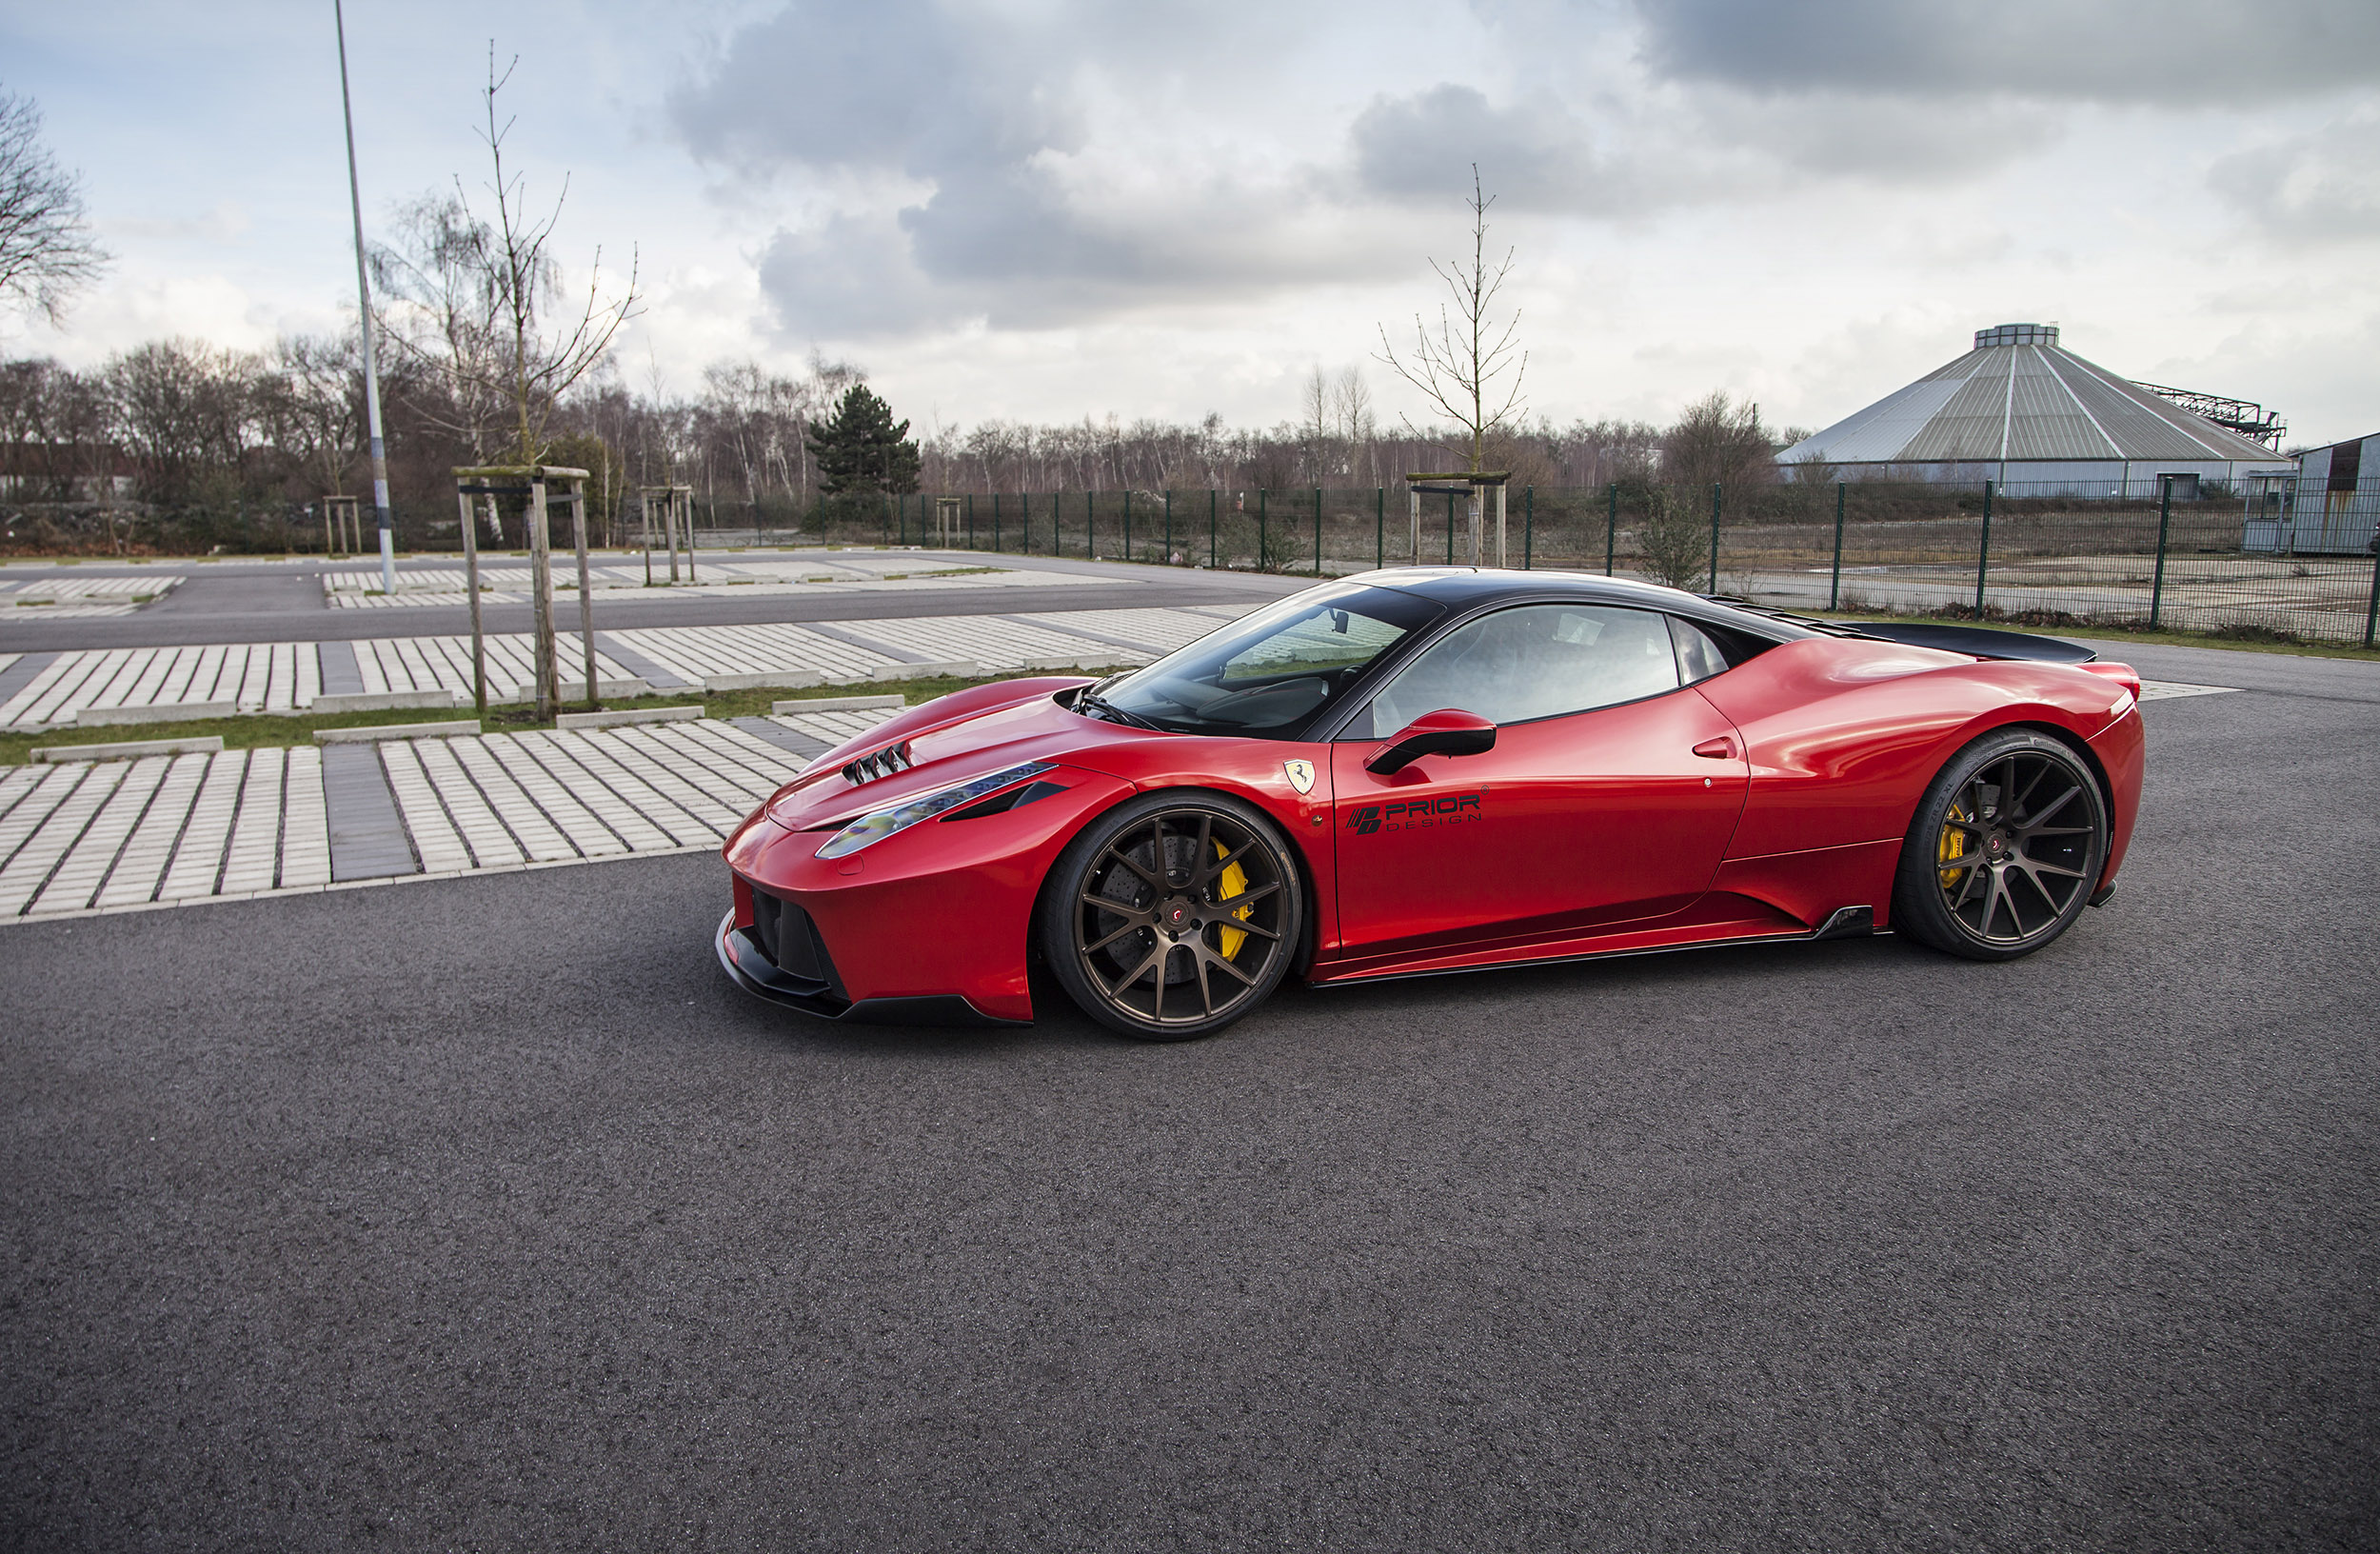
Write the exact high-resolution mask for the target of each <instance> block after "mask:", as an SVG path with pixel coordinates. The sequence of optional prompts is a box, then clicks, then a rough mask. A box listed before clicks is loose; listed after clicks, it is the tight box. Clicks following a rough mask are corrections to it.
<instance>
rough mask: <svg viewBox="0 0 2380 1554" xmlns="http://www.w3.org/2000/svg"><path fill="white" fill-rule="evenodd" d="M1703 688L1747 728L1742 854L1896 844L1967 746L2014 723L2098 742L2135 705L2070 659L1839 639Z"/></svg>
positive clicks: (1734, 848)
mask: <svg viewBox="0 0 2380 1554" xmlns="http://www.w3.org/2000/svg"><path fill="white" fill-rule="evenodd" d="M1698 688H1699V689H1700V690H1701V691H1702V693H1703V694H1704V695H1705V696H1707V697H1709V698H1710V699H1711V702H1712V703H1713V705H1714V706H1716V707H1718V708H1719V710H1720V711H1721V712H1723V713H1725V714H1726V715H1727V716H1728V718H1729V719H1730V720H1731V721H1732V722H1734V723H1735V726H1736V728H1737V729H1738V730H1739V731H1740V732H1741V733H1742V735H1743V738H1744V747H1745V758H1746V760H1747V762H1748V763H1749V765H1750V767H1751V789H1750V791H1749V793H1748V794H1747V795H1746V798H1745V804H1744V814H1743V819H1742V821H1741V823H1739V824H1738V825H1737V827H1736V828H1735V840H1734V841H1733V842H1732V843H1731V844H1730V846H1729V848H1728V856H1729V857H1730V858H1731V859H1739V858H1759V857H1767V856H1771V855H1774V854H1778V853H1790V852H1802V851H1809V850H1813V849H1816V848H1823V847H1856V846H1859V845H1862V844H1867V843H1876V842H1893V843H1898V842H1899V841H1900V839H1901V838H1902V837H1903V836H1904V835H1906V834H1907V832H1908V829H1909V824H1910V819H1911V817H1912V816H1913V815H1914V813H1915V812H1916V806H1917V801H1918V799H1919V798H1920V797H1921V796H1922V795H1923V794H1924V792H1925V789H1926V787H1927V785H1928V784H1930V783H1931V782H1933V780H1934V774H1935V773H1937V772H1938V771H1940V770H1941V768H1942V765H1943V763H1944V762H1946V761H1948V760H1949V759H1950V758H1951V756H1952V755H1953V754H1954V752H1955V751H1957V750H1958V749H1959V748H1960V747H1962V746H1964V745H1966V744H1968V743H1969V742H1971V741H1973V740H1974V739H1977V738H1979V737H1981V736H1982V735H1984V734H1986V733H1989V732H1990V731H1991V730H1992V729H1993V728H1997V727H2007V726H2009V725H2013V724H2038V725H2043V726H2046V727H2052V728H2056V729H2061V730H2063V731H2065V732H2066V733H2067V734H2069V735H2070V736H2072V737H2073V739H2074V740H2076V741H2078V742H2088V741H2089V740H2091V739H2092V737H2093V736H2095V735H2097V734H2099V733H2100V732H2101V731H2102V730H2103V729H2105V728H2107V727H2109V726H2110V725H2111V724H2112V723H2113V722H2115V721H2117V719H2118V718H2120V717H2121V716H2122V715H2123V714H2124V712H2125V710H2126V709H2127V708H2128V707H2129V705H2130V702H2131V694H2130V692H2129V691H2128V690H2126V689H2125V688H2124V687H2121V686H2119V685H2117V684H2116V683H2115V682H2114V681H2113V680H2111V679H2108V678H2106V677H2104V676H2099V675H2092V674H2089V673H2086V672H2084V671H2082V670H2079V669H2073V668H2068V667H2062V666H2059V665H2053V664H2035V663H2018V662H2002V661H1993V662H1978V661H1976V660H1974V659H1972V658H1968V657H1965V656H1963V655H1961V654H1956V653H1945V652H1937V651H1934V650H1931V649H1927V648H1910V647H1903V646H1900V645H1898V644H1891V643H1877V642H1862V641H1857V640H1846V639H1841V638H1818V639H1812V640H1806V641H1802V642H1795V643H1789V644H1786V645H1784V646H1782V647H1779V648H1773V649H1771V650H1770V651H1768V652H1766V653H1763V654H1761V655H1760V656H1759V657H1758V658H1755V659H1754V660H1753V661H1752V662H1750V663H1749V664H1745V665H1742V666H1740V667H1736V668H1735V669H1732V670H1730V671H1728V672H1727V673H1726V674H1723V675H1720V676H1718V677H1717V678H1716V679H1714V680H1709V681H1705V682H1704V683H1703V684H1702V685H1701V686H1700V687H1698Z"/></svg>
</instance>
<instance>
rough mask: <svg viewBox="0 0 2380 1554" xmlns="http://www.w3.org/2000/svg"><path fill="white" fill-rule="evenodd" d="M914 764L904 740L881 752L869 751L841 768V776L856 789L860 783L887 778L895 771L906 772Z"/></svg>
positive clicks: (886, 747)
mask: <svg viewBox="0 0 2380 1554" xmlns="http://www.w3.org/2000/svg"><path fill="white" fill-rule="evenodd" d="M916 764H917V763H916V762H914V761H912V760H910V759H909V745H908V742H907V741H906V740H903V741H902V743H900V744H898V745H887V746H885V747H883V749H881V750H873V751H870V752H869V753H868V754H866V755H863V756H862V757H860V758H859V759H858V760H857V761H853V762H850V763H848V764H847V765H845V766H844V767H843V776H844V777H846V778H848V779H849V780H850V783H851V786H852V787H859V786H860V785H861V784H862V783H872V782H874V781H876V779H877V778H879V777H889V776H891V775H892V774H893V773H894V772H896V771H906V770H908V769H909V768H910V767H913V766H915V765H916Z"/></svg>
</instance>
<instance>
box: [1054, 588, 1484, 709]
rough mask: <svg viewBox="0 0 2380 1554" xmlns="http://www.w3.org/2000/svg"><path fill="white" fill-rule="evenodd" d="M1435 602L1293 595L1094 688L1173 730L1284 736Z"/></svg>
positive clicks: (1348, 592) (1433, 613)
mask: <svg viewBox="0 0 2380 1554" xmlns="http://www.w3.org/2000/svg"><path fill="white" fill-rule="evenodd" d="M1439 609H1440V607H1439V606H1438V605H1434V604H1432V603H1431V602H1430V601H1428V600H1426V599H1420V598H1417V597H1415V596H1414V595H1412V594H1409V593H1399V592H1397V591H1395V590H1394V589H1390V588H1361V587H1358V586H1354V585H1349V584H1331V585H1326V586H1325V587H1322V588H1308V589H1307V590H1306V591H1305V592H1303V593H1299V594H1293V595H1292V596H1290V597H1289V598H1287V599H1284V600H1282V601H1281V602H1280V603H1279V604H1277V605H1268V606H1267V607H1265V608H1262V609H1259V610H1258V611H1257V612H1256V613H1255V614H1253V615H1250V616H1248V617H1246V618H1245V619H1243V620H1240V621H1235V622H1234V623H1232V624H1231V625H1229V626H1227V627H1224V628H1222V629H1221V630H1220V631H1217V632H1214V633H1213V634H1211V635H1209V636H1205V637H1201V638H1200V639H1199V640H1198V641H1197V642H1194V643H1192V644H1191V645H1190V646H1189V647H1187V648H1181V649H1180V651H1178V652H1175V653H1173V654H1170V655H1169V656H1167V657H1164V658H1160V659H1159V660H1158V661H1157V662H1156V663H1154V664H1152V665H1150V666H1149V667H1147V668H1145V669H1141V670H1139V671H1138V672H1136V673H1134V674H1132V675H1130V676H1127V677H1126V678H1124V679H1122V680H1119V681H1118V682H1116V683H1115V684H1114V685H1112V686H1108V687H1104V688H1103V689H1101V692H1100V697H1101V700H1102V701H1104V702H1106V703H1107V704H1108V705H1110V706H1112V707H1115V708H1117V709H1118V710H1119V711H1121V712H1123V713H1126V714H1128V715H1130V716H1131V717H1133V718H1135V719H1138V720H1140V721H1142V722H1145V723H1148V724H1152V725H1154V726H1155V727H1159V728H1162V729H1166V730H1168V731H1170V732H1174V733H1197V734H1238V735H1241V736H1244V737H1246V738H1251V739H1293V738H1295V737H1297V735H1298V734H1299V731H1300V730H1302V729H1303V728H1304V727H1306V726H1307V725H1308V724H1310V723H1312V722H1313V721H1314V720H1315V718H1316V716H1317V715H1318V714H1319V713H1320V712H1322V711H1323V710H1325V709H1326V708H1328V707H1331V706H1332V705H1333V704H1334V703H1335V702H1337V701H1338V699H1339V697H1340V696H1341V695H1343V694H1344V693H1345V691H1346V689H1347V687H1349V686H1352V685H1353V684H1355V683H1356V681H1358V680H1359V679H1361V678H1362V676H1363V672H1364V670H1366V669H1368V668H1370V667H1372V665H1373V664H1374V663H1375V662H1376V661H1377V660H1378V658H1379V656H1380V655H1381V654H1382V653H1385V652H1386V651H1388V650H1389V649H1390V648H1393V647H1395V646H1396V645H1397V644H1398V643H1399V642H1401V641H1403V640H1404V639H1405V638H1406V637H1408V636H1410V635H1412V634H1413V633H1414V632H1415V631H1417V630H1418V629H1420V628H1422V627H1424V626H1427V625H1428V624H1429V623H1430V622H1431V621H1432V620H1434V619H1436V618H1437V616H1438V613H1439Z"/></svg>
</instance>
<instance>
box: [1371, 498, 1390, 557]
mask: <svg viewBox="0 0 2380 1554" xmlns="http://www.w3.org/2000/svg"><path fill="white" fill-rule="evenodd" d="M1387 565H1388V488H1387V487H1385V486H1375V487H1373V488H1372V569H1373V570H1374V571H1376V572H1377V571H1378V570H1379V569H1380V568H1383V567H1385V566H1387Z"/></svg>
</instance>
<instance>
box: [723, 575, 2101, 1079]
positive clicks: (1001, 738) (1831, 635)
mask: <svg viewBox="0 0 2380 1554" xmlns="http://www.w3.org/2000/svg"><path fill="white" fill-rule="evenodd" d="M1887 633H1890V635H1889V636H1888V635H1887ZM1929 633H1931V638H1929ZM1895 638H1897V639H1900V640H1894V639H1895ZM1926 640H1932V641H1934V642H1935V643H1936V644H1937V645H1934V646H1926V645H1922V644H1923V642H1924V641H1926ZM1954 649H1956V650H1954ZM2090 659H2091V655H2090V653H2089V652H2088V651H2086V650H2084V649H2081V648H2074V647H2073V645H2071V644H2065V643H2057V642H2051V641H2046V640H2045V639H2041V638H2033V637H2025V636H2019V635H2015V634H2013V633H2007V632H1993V631H1979V630H1963V629H1960V628H1915V627H1899V628H1895V627H1893V626H1891V625H1877V626H1871V627H1864V628H1849V627H1844V626H1841V625H1837V624H1834V623H1827V622H1819V621H1811V620H1802V619H1797V618H1795V617H1791V616H1785V615H1780V614H1776V613H1772V612H1767V611H1763V610H1758V609H1755V608H1747V607H1741V606H1737V605H1733V604H1730V603H1728V602H1725V601H1718V600H1710V599H1704V598H1699V597H1697V596H1696V595H1693V594H1688V593H1680V592H1678V591H1676V590H1675V589H1670V588H1656V587H1653V586H1650V585H1646V584H1638V583H1631V582H1627V581H1624V580H1615V579H1611V578H1603V577H1591V576H1581V575H1573V574H1563V573H1547V572H1513V571H1482V570H1473V569H1454V568H1409V569H1406V568H1400V569H1393V570H1388V571H1379V572H1371V573H1366V574H1364V575H1362V576H1359V577H1353V578H1348V579H1346V580H1343V581H1339V582H1333V583H1325V584H1322V585H1319V586H1318V587H1316V588H1308V589H1306V590H1305V591H1304V592H1302V593H1299V594H1296V595H1294V596H1292V597H1290V598H1287V599H1283V600H1281V601H1280V602H1279V603H1278V604H1275V605H1272V606H1270V607H1268V608H1263V609H1260V610H1258V611H1257V612H1256V613H1255V614H1252V615H1249V616H1247V617H1246V618H1245V619H1242V620H1240V621H1237V622H1235V623H1233V624H1232V625H1230V626H1226V627H1224V628H1221V629H1220V630H1217V631H1215V632H1214V633H1212V634H1211V635H1209V636H1206V637H1204V638H1201V639H1200V641H1198V642H1195V643H1192V644H1191V645H1190V646H1189V647H1187V648H1182V649H1181V650H1180V651H1179V652H1176V653H1174V654H1172V655H1170V656H1168V657H1166V658H1163V659H1160V660H1159V661H1158V662H1156V663H1154V664H1152V665H1150V666H1148V667H1146V668H1142V669H1138V670H1135V671H1133V672H1131V673H1129V674H1124V675H1120V676H1111V677H1110V678H1108V679H1105V680H1101V681H1100V682H1098V683H1097V684H1090V683H1087V682H1085V681H1083V680H1081V679H1079V678H1075V679H1040V680H1011V681H1007V682H1004V683H1002V684H997V685H986V686H980V687H974V688H971V689H968V690H963V691H960V692H958V693H956V694H954V695H950V696H944V697H942V699H940V700H939V701H934V702H929V703H927V704H925V705H924V706H922V707H911V708H909V709H908V710H907V711H905V712H903V713H902V714H901V715H900V716H898V717H896V718H894V719H892V720H891V721H890V722H888V723H885V724H883V725H881V726H880V727H876V728H874V729H872V730H870V731H869V732H868V733H867V734H865V735H863V736H862V737H861V738H859V739H856V740H853V741H851V742H850V743H849V744H847V745H845V746H844V747H842V748H840V749H838V750H836V751H834V752H833V753H832V754H830V755H828V756H826V757H823V758H821V759H820V760H819V761H818V762H817V763H816V764H815V765H813V766H812V767H809V768H808V769H807V770H806V771H804V772H803V775H802V776H801V777H800V778H798V779H797V780H795V781H794V782H792V783H789V784H787V785H786V786H785V787H783V789H781V790H780V791H779V792H778V793H777V794H776V795H775V796H774V797H772V798H771V799H770V800H769V801H768V803H767V804H765V805H764V806H763V807H761V808H760V809H759V810H758V811H757V812H755V813H754V814H753V815H752V816H751V818H749V819H748V820H746V821H745V822H744V825H743V827H741V828H740V829H739V830H737V832H736V833H735V835H734V836H733V837H732V838H731V839H730V840H729V841H728V843H727V846H726V848H725V855H726V860H727V864H728V867H730V868H731V869H732V870H733V872H734V887H735V906H734V908H733V909H732V910H731V911H729V912H728V914H727V916H726V917H725V918H724V920H722V922H721V923H720V925H719V933H718V951H719V958H720V961H721V964H722V965H724V966H725V967H726V968H727V970H728V972H729V974H730V975H732V976H733V977H734V978H735V979H736V981H737V982H738V983H740V984H741V985H742V986H744V987H745V988H747V989H749V990H750V991H752V992H754V993H758V994H760V995H761V996H763V997H765V998H769V999H773V1000H775V1001H777V1002H779V1003H783V1004H789V1005H791V1006H794V1007H795V1008H798V1009H803V1010H806V1011H808V1012H809V1013H812V1014H817V1015H823V1016H826V1017H828V1018H833V1019H844V1020H872V1021H886V1022H902V1023H911V1022H915V1023H924V1022H948V1021H953V1020H956V1021H963V1022H976V1023H996V1024H1009V1023H1022V1022H1026V1021H1029V1020H1031V1019H1032V1018H1033V1011H1034V992H1035V983H1036V979H1035V977H1034V976H1033V971H1034V969H1035V967H1036V966H1046V967H1047V968H1048V971H1049V972H1050V973H1051V974H1052V975H1054V977H1055V978H1056V981H1057V983H1058V984H1059V985H1060V986H1062V987H1063V988H1064V989H1065V990H1066V992H1067V993H1068V994H1069V995H1071V997H1072V998H1073V1000H1074V1001H1075V1002H1076V1003H1077V1004H1080V1005H1081V1006H1082V1008H1083V1009H1084V1010H1085V1011H1086V1012H1087V1013H1089V1014H1090V1015H1091V1016H1092V1017H1094V1018H1095V1019H1098V1020H1100V1021H1102V1022H1103V1023H1105V1024H1106V1025H1108V1026H1112V1027H1113V1028H1115V1029H1117V1030H1119V1031H1122V1032H1124V1033H1126V1034H1128V1035H1132V1036H1139V1037H1147V1038H1153V1039H1159V1040H1166V1039H1175V1038H1180V1037H1189V1036H1201V1035H1205V1034H1206V1033H1208V1032H1210V1031H1213V1030H1217V1029H1220V1027H1221V1026H1226V1025H1228V1024H1230V1023H1231V1022H1232V1021H1234V1020H1236V1019H1238V1018H1240V1016H1241V1015H1244V1014H1246V1013H1247V1012H1248V1011H1249V1010H1250V1009H1253V1008H1255V1007H1256V1006H1258V1005H1259V1004H1260V1003H1262V1002H1263V1001H1264V999H1265V998H1266V996H1267V995H1269V994H1270V993H1271V992H1272V991H1273V989H1274V988H1275V987H1276V986H1279V983H1280V981H1281V979H1282V978H1283V977H1284V976H1288V975H1291V974H1293V973H1294V974H1296V975H1298V976H1300V977H1303V978H1305V979H1306V980H1307V981H1309V982H1312V983H1317V984H1335V983H1345V982H1356V981H1370V980H1375V979H1379V978H1387V977H1409V976H1418V975H1423V974H1430V973H1438V972H1448V971H1468V970H1475V969H1479V968H1484V967H1490V966H1515V965H1520V964H1523V963H1527V962H1540V961H1555V960H1570V959H1582V958H1588V957H1596V956H1605V955H1627V954H1638V953H1643V952H1646V951H1651V950H1667V949H1679V948H1684V947H1687V946H1699V945H1718V944H1737V943H1744V942H1748V941H1760V940H1783V939H1828V938H1836V937H1841V936H1845V935H1850V934H1866V933H1871V932H1874V931H1875V930H1877V929H1880V928H1885V927H1890V928H1892V929H1893V930H1894V931H1895V932H1897V933H1900V934H1902V935H1904V936H1905V937H1908V938H1912V939H1915V940H1918V941H1920V942H1922V943H1924V944H1927V945H1930V946H1934V947H1935V948H1937V949H1942V950H1947V951H1949V952H1951V953H1952V954H1954V955H1964V956H1968V957H1970V958H1973V959H1976V960H2010V959H2013V958H2015V957H2017V956H2020V955H2025V954H2029V953H2031V952H2032V951H2033V950H2036V949H2039V948H2040V947H2041V946H2044V945H2046V944H2048V943H2050V942H2051V941H2052V940H2053V939H2055V938H2056V937H2058V935H2060V934H2061V933H2064V932H2065V931H2066V929H2067V928H2068V927H2069V926H2072V925H2073V921H2074V919H2075V918H2076V917H2077V916H2079V915H2080V914H2081V912H2082V909H2083V907H2084V906H2085V905H2086V904H2093V905H2095V904H2096V903H2098V902H2101V901H2104V900H2106V899H2107V897H2108V896H2109V895H2110V894H2111V893H2112V891H2113V890H2114V888H2115V886H2114V881H2115V872H2116V869H2117V868H2118V867H2120V866H2121V864H2122V863H2123V859H2124V848H2125V844H2126V842H2127V841H2128V840H2129V838H2130V837H2131V835H2132V821H2133V817H2134V815H2135V813H2136V812H2137V810H2138V807H2139V802H2140V783H2141V763H2142V738H2141V724H2140V716H2139V713H2138V712H2137V711H2136V710H2135V707H2136V705H2137V702H2138V699H2139V693H2140V681H2139V677H2138V676H2137V675H2136V674H2134V673H2133V672H2132V670H2131V669H2130V668H2128V667H2124V666H2123V665H2120V664H2103V663H2096V662H2091V661H2089V660H2090ZM2051 660H2063V661H2051ZM1044 986H1046V985H1045V984H1044Z"/></svg>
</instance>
